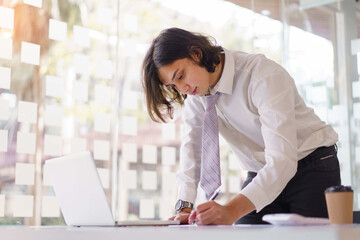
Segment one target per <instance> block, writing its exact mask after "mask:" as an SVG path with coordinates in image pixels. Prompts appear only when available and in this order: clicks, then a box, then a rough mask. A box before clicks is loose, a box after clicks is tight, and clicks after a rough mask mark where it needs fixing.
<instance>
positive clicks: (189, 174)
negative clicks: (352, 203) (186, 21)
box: [177, 49, 338, 212]
mask: <svg viewBox="0 0 360 240" xmlns="http://www.w3.org/2000/svg"><path fill="white" fill-rule="evenodd" d="M224 52H225V63H224V68H223V73H222V75H221V78H220V80H219V81H218V83H217V84H216V86H215V87H214V88H213V89H212V90H211V94H214V93H215V92H220V97H219V99H218V101H217V103H216V108H217V114H218V117H219V131H220V134H221V135H222V137H223V138H224V139H225V140H226V142H227V143H228V144H229V145H230V147H231V148H232V150H233V152H234V153H235V155H236V156H237V158H238V159H239V161H240V166H241V168H242V169H244V170H247V171H252V172H257V176H256V177H255V178H254V179H253V181H252V182H251V183H250V184H249V185H248V186H246V187H245V188H244V189H242V190H241V191H240V193H241V194H243V195H245V196H246V197H247V198H248V199H249V200H250V201H251V202H252V203H253V204H254V205H255V207H256V211H257V212H259V211H260V210H261V209H262V208H264V207H265V206H266V205H268V204H270V203H271V202H273V201H274V200H275V198H276V197H277V196H278V195H279V194H280V193H281V191H282V190H283V189H284V188H285V186H286V184H287V183H288V182H289V181H290V179H291V178H292V177H293V176H294V175H295V173H296V171H297V161H298V160H300V159H302V158H304V157H305V156H307V155H308V154H310V153H311V152H312V151H314V150H315V149H316V148H318V147H321V146H331V145H334V144H335V143H336V142H337V139H338V136H337V134H336V132H335V131H334V130H333V129H332V127H331V126H329V125H326V124H325V122H323V121H321V120H320V119H319V117H318V116H316V115H315V113H314V111H313V109H311V108H309V107H307V106H306V105H305V103H304V101H303V99H302V98H301V97H300V95H299V93H298V92H297V89H296V86H295V83H294V80H293V79H292V78H291V76H290V75H289V74H288V73H287V71H286V70H285V69H284V68H282V67H281V66H280V65H279V64H277V63H275V62H273V61H271V60H269V59H267V58H266V57H265V56H264V55H262V54H247V53H243V52H238V51H229V50H226V49H224ZM204 111H205V97H199V96H190V95H188V97H187V99H186V100H185V103H184V106H183V108H182V117H183V121H184V127H183V133H182V144H181V149H180V170H179V172H178V173H177V183H178V185H179V192H178V197H179V199H182V200H185V201H189V202H192V203H194V201H195V198H196V189H197V186H198V182H199V178H200V166H201V149H202V146H201V144H202V141H201V136H202V125H203V115H204Z"/></svg>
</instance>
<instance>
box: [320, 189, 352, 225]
mask: <svg viewBox="0 0 360 240" xmlns="http://www.w3.org/2000/svg"><path fill="white" fill-rule="evenodd" d="M353 197H354V193H353V190H352V189H351V187H350V186H342V185H340V186H333V187H329V188H327V189H326V190H325V198H326V206H327V210H328V214H329V219H330V223H332V224H346V223H353Z"/></svg>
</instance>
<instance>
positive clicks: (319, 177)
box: [236, 145, 341, 224]
mask: <svg viewBox="0 0 360 240" xmlns="http://www.w3.org/2000/svg"><path fill="white" fill-rule="evenodd" d="M255 176H256V173H254V172H248V176H247V179H246V180H245V182H244V184H243V186H242V188H244V187H246V186H247V185H248V184H249V183H250V182H251V181H252V179H253V178H254V177H255ZM340 184H341V180H340V167H339V161H338V158H337V148H336V145H335V146H331V147H320V148H318V149H316V150H315V151H314V152H312V153H311V154H309V155H308V156H306V157H305V158H303V159H301V160H299V162H298V168H297V172H296V174H295V176H294V177H293V178H292V179H291V180H290V181H289V182H288V184H287V185H286V187H285V189H284V190H283V191H282V192H281V193H280V195H279V196H278V197H277V198H276V199H275V200H274V201H273V202H272V203H271V204H269V205H267V206H266V207H264V208H263V209H262V210H261V211H260V212H258V213H256V211H253V212H251V213H249V214H248V215H246V216H244V217H242V218H240V219H239V220H237V222H236V224H267V223H266V222H264V221H262V217H263V216H264V215H266V214H271V213H298V214H301V215H303V216H307V217H328V214H327V209H326V202H325V194H324V191H325V189H326V188H328V187H331V186H334V185H340Z"/></svg>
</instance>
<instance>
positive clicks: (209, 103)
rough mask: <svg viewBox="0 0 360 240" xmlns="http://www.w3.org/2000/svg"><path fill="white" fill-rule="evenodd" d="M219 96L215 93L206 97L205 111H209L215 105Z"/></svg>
mask: <svg viewBox="0 0 360 240" xmlns="http://www.w3.org/2000/svg"><path fill="white" fill-rule="evenodd" d="M219 96H220V94H219V92H216V93H215V94H213V95H209V96H206V110H209V109H211V108H212V107H214V106H215V103H216V101H217V99H218V98H219Z"/></svg>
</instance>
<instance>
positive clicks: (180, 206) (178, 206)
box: [175, 199, 194, 213]
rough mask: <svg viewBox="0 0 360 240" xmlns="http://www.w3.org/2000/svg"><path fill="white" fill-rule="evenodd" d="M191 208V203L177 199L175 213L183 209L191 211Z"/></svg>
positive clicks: (192, 205)
mask: <svg viewBox="0 0 360 240" xmlns="http://www.w3.org/2000/svg"><path fill="white" fill-rule="evenodd" d="M193 207H194V204H192V203H191V202H187V201H184V200H181V199H179V200H178V201H177V202H176V205H175V211H176V213H177V212H178V211H180V210H181V209H183V208H191V209H192V208H193Z"/></svg>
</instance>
